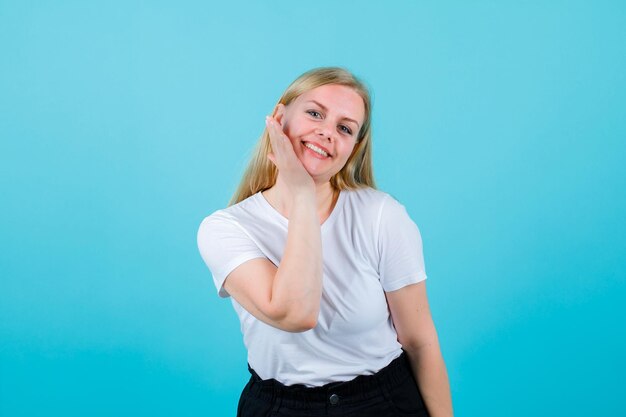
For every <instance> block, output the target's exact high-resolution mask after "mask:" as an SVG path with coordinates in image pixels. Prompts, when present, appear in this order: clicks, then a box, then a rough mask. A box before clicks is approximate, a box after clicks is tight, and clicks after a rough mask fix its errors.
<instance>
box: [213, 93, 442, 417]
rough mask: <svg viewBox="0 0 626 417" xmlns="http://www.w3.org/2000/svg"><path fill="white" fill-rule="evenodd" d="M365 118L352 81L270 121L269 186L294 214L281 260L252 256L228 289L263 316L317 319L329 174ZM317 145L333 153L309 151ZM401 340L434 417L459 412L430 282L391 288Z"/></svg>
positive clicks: (278, 204)
mask: <svg viewBox="0 0 626 417" xmlns="http://www.w3.org/2000/svg"><path fill="white" fill-rule="evenodd" d="M364 118H365V106H364V104H363V100H362V99H361V97H360V96H359V95H358V93H356V92H355V91H354V90H352V89H351V88H349V87H345V86H341V85H334V84H330V85H324V86H321V87H317V88H315V89H313V90H310V91H308V92H305V93H303V94H302V95H300V96H299V97H298V98H296V99H295V100H294V101H292V102H291V103H290V104H289V105H288V106H284V105H282V104H279V105H278V106H277V107H276V109H275V111H274V114H273V116H268V118H267V119H266V126H267V129H268V132H269V135H270V141H271V145H272V153H271V154H269V155H268V158H269V159H270V160H271V161H272V162H273V163H274V164H275V165H276V167H277V169H278V178H277V181H276V184H275V185H274V186H273V187H272V188H270V189H268V190H266V191H264V192H263V196H264V197H265V198H266V199H267V201H268V202H269V203H270V204H271V205H272V206H273V207H274V208H275V209H276V210H278V211H279V212H280V213H281V214H282V215H283V216H285V217H286V218H288V219H289V225H288V232H287V242H286V246H285V252H284V255H283V258H282V259H281V262H280V265H279V266H278V267H276V266H275V265H274V264H272V263H271V262H270V261H269V260H267V259H252V260H250V261H247V262H245V263H243V264H242V265H240V266H239V267H237V268H236V269H235V270H233V271H232V272H231V273H230V275H229V276H228V277H227V279H226V281H225V283H224V287H225V289H226V290H227V291H228V292H229V294H230V295H231V296H232V297H234V298H235V300H237V302H239V303H240V304H241V305H242V306H243V307H244V308H245V309H246V310H247V311H248V312H250V314H252V315H253V316H255V317H256V318H257V319H259V320H261V321H263V322H265V323H267V324H269V325H271V326H274V327H277V328H279V329H282V330H285V331H289V332H300V331H306V330H310V329H312V328H313V327H315V325H316V324H317V317H318V315H319V307H320V300H321V295H322V246H321V231H320V225H321V224H322V223H323V222H324V221H325V220H326V219H327V218H328V216H329V215H330V213H331V212H332V210H333V208H334V206H335V203H336V197H337V193H336V192H334V190H333V189H332V186H331V184H330V178H331V177H332V176H333V175H334V174H336V173H337V172H339V171H340V170H341V169H342V168H343V166H344V165H345V164H346V162H347V160H348V159H349V157H350V155H351V153H352V151H353V149H354V146H355V144H356V138H357V135H358V131H359V129H360V127H361V125H362V123H363V120H364ZM307 144H312V145H315V146H317V147H318V148H321V149H323V150H325V151H326V152H327V153H328V155H320V154H319V153H317V152H315V151H313V150H311V149H309V148H308V147H307ZM386 296H387V302H388V304H389V310H390V312H391V315H392V319H393V322H394V326H395V327H396V331H397V333H398V340H399V341H400V343H401V344H402V346H403V348H404V349H405V350H406V352H407V355H408V357H409V360H410V363H411V367H412V370H413V373H414V375H415V377H416V380H417V381H418V386H419V389H420V392H421V393H422V396H423V398H424V401H425V403H426V406H427V408H428V411H429V413H430V415H431V416H432V417H444V416H445V417H449V416H452V401H451V397H450V388H449V384H448V377H447V373H446V368H445V364H444V362H443V358H442V355H441V351H440V348H439V342H438V338H437V332H436V330H435V326H434V324H433V321H432V318H431V315H430V309H429V307H428V300H427V296H426V287H425V283H424V282H420V283H418V284H413V285H409V286H406V287H404V288H402V289H400V290H397V291H392V292H388V293H386Z"/></svg>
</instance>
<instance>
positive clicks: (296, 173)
mask: <svg viewBox="0 0 626 417" xmlns="http://www.w3.org/2000/svg"><path fill="white" fill-rule="evenodd" d="M265 125H266V126H267V131H268V133H269V136H270V143H271V145H272V152H270V153H269V154H267V158H268V159H269V160H270V161H272V162H273V163H274V165H276V168H277V169H278V172H279V173H280V174H281V179H282V180H283V181H284V182H285V184H286V185H287V187H288V188H289V189H290V191H291V192H296V191H300V190H315V182H314V181H313V178H312V177H311V175H309V173H308V172H307V170H306V168H304V165H302V162H300V160H299V159H298V156H297V155H296V153H295V152H294V150H293V145H292V144H291V140H289V137H287V135H285V133H284V132H283V128H282V125H281V124H280V123H279V122H278V120H276V119H275V118H274V117H272V116H267V117H266V118H265Z"/></svg>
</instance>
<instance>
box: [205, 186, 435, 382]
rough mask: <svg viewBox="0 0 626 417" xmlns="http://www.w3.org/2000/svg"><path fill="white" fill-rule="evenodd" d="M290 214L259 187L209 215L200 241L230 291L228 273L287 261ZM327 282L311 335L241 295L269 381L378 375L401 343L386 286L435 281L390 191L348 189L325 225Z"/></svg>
mask: <svg viewBox="0 0 626 417" xmlns="http://www.w3.org/2000/svg"><path fill="white" fill-rule="evenodd" d="M287 225H288V220H287V219H286V218H285V217H283V216H282V215H281V214H280V213H279V212H278V211H277V210H276V209H274V208H273V207H272V206H271V205H270V204H269V203H268V202H267V200H266V199H265V197H264V196H263V195H262V194H261V193H260V192H259V193H257V194H254V195H253V196H251V197H249V198H247V199H245V200H243V201H242V202H240V203H238V204H235V205H233V206H230V207H228V208H226V209H223V210H218V211H216V212H215V213H213V214H211V215H210V216H208V217H206V218H205V219H204V220H203V221H202V224H201V225H200V228H199V230H198V247H199V249H200V253H201V255H202V258H203V259H204V261H205V263H206V264H207V266H208V267H209V269H210V270H211V273H212V275H213V280H214V281H215V286H216V287H217V289H218V293H219V295H220V296H222V297H228V296H229V294H228V293H227V292H226V290H225V289H224V288H223V284H224V281H225V279H226V277H227V276H228V274H229V273H230V272H231V271H232V270H233V269H235V268H236V267H237V266H239V265H241V264H243V263H244V262H246V261H248V260H250V259H254V258H267V259H269V260H270V261H271V262H272V263H274V265H277V266H278V265H279V263H280V260H281V257H282V255H283V252H284V249H285V243H286V241H287ZM321 237H322V257H323V286H322V299H321V305H320V313H319V318H318V323H317V326H316V327H315V328H313V329H311V330H308V331H306V332H301V333H290V332H286V331H283V330H279V329H277V328H275V327H272V326H270V325H268V324H265V323H263V322H262V321H260V320H258V319H256V318H255V317H254V316H253V315H251V314H250V313H248V312H247V311H246V310H245V309H244V308H243V307H241V305H240V304H239V303H237V301H236V300H234V299H232V298H231V299H232V304H233V306H234V308H235V311H236V312H237V314H238V316H239V320H240V322H241V331H242V333H243V337H244V344H245V346H246V348H247V349H248V362H249V363H250V366H251V367H252V368H253V369H254V370H255V371H256V372H257V373H258V375H259V376H260V377H261V378H262V379H270V378H274V379H276V380H278V381H280V382H282V383H283V384H285V385H293V384H304V385H306V386H310V387H313V386H320V385H324V384H327V383H329V382H336V381H348V380H351V379H353V378H355V377H357V376H358V375H371V374H373V373H376V372H377V371H379V370H380V369H382V368H384V367H385V366H387V365H388V364H389V363H390V362H391V361H392V360H393V359H395V358H396V357H398V356H399V355H400V354H401V353H402V351H401V345H400V343H399V342H398V340H397V334H396V331H395V329H394V327H393V323H392V321H391V316H390V314H389V309H388V306H387V300H386V298H385V291H394V290H397V289H400V288H402V287H404V286H406V285H409V284H413V283H417V282H419V281H422V280H424V279H426V272H425V269H424V259H423V254H422V240H421V236H420V232H419V230H418V228H417V226H416V225H415V223H414V222H413V221H412V220H411V219H410V218H409V216H408V214H407V212H406V210H405V208H404V206H402V205H401V204H400V203H398V202H397V201H396V200H395V199H394V198H392V197H391V196H390V195H388V194H386V193H384V192H381V191H378V190H374V189H372V188H363V189H358V190H343V191H341V192H340V194H339V197H338V199H337V203H336V205H335V207H334V209H333V211H332V213H331V214H330V216H329V217H328V219H326V221H325V222H324V223H323V224H322V226H321Z"/></svg>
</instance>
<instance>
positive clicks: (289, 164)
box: [224, 105, 322, 332]
mask: <svg viewBox="0 0 626 417" xmlns="http://www.w3.org/2000/svg"><path fill="white" fill-rule="evenodd" d="M279 106H282V105H279ZM280 111H282V108H279V112H280ZM267 128H268V131H269V133H270V139H271V144H272V153H271V154H270V155H268V157H269V159H270V160H271V161H272V162H273V163H274V164H275V165H276V167H277V168H278V170H279V172H280V173H281V174H283V178H284V181H285V183H286V185H287V188H288V190H289V198H290V199H291V208H290V212H289V224H288V231H287V242H286V246H285V252H284V254H283V257H282V259H281V262H280V265H278V267H276V266H275V265H274V264H272V263H271V262H270V261H269V260H267V259H252V260H250V261H247V262H245V263H243V264H242V265H240V266H239V267H237V268H235V269H234V270H233V271H232V272H231V273H230V274H229V275H228V277H227V278H226V281H225V282H224V288H225V289H226V291H228V293H230V295H231V296H233V297H234V298H235V300H237V302H238V303H239V304H241V305H242V306H243V307H244V308H245V309H246V310H247V311H248V312H250V314H252V315H253V316H255V317H256V318H257V319H259V320H262V321H263V322H265V323H267V324H269V325H271V326H274V327H277V328H279V329H281V330H286V331H291V332H298V331H306V330H309V329H312V328H313V327H315V325H316V324H317V317H318V314H319V308H320V300H321V297H322V243H321V231H320V224H319V219H318V216H317V204H316V201H315V184H314V182H313V179H312V178H311V176H310V175H309V174H308V172H306V169H305V168H304V166H302V163H301V162H300V161H299V160H298V158H297V156H296V154H295V152H294V151H293V147H292V145H291V142H290V141H289V138H288V137H287V136H286V135H285V134H284V133H283V131H282V128H281V126H280V124H279V122H278V121H277V120H276V119H274V118H271V117H270V118H268V122H267Z"/></svg>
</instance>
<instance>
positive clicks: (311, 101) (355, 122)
mask: <svg viewBox="0 0 626 417" xmlns="http://www.w3.org/2000/svg"><path fill="white" fill-rule="evenodd" d="M308 102H310V103H315V104H317V105H318V106H320V107H321V108H322V110H324V111H327V110H328V108H327V107H326V106H324V105H323V104H322V103H320V102H319V101H315V100H308ZM343 120H347V121H349V122H352V123H354V124H356V127H357V128H359V129H360V128H361V125H360V124H359V122H357V121H356V120H354V119H351V118H349V117H344V118H343Z"/></svg>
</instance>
